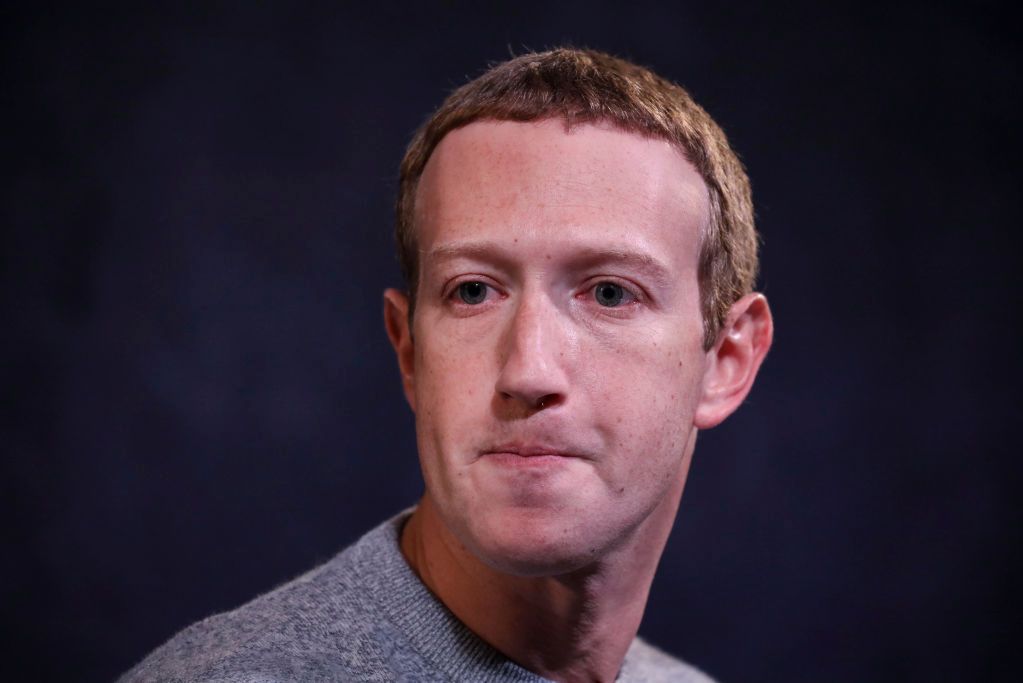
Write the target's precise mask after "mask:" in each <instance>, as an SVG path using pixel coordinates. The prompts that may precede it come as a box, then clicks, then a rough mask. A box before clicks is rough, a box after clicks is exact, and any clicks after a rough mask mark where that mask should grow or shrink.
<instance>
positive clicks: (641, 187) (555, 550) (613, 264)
mask: <svg viewBox="0 0 1023 683" xmlns="http://www.w3.org/2000/svg"><path fill="white" fill-rule="evenodd" d="M416 211H417V217H418V223H417V228H418V234H419V246H420V250H421V254H422V257H421V265H420V268H421V281H420V286H419V290H418V291H419V298H418V300H417V302H416V314H415V320H414V339H415V349H414V378H413V381H412V382H411V384H410V385H409V386H407V389H408V391H409V393H410V403H412V405H413V406H414V407H416V408H417V420H416V431H417V439H418V443H419V450H420V458H421V462H422V468H423V473H424V478H425V480H426V485H427V495H428V496H429V497H430V498H431V500H432V502H433V503H434V505H435V509H436V510H437V511H438V513H439V515H440V517H441V519H442V520H443V522H444V525H445V526H446V528H447V529H448V530H450V532H451V533H452V534H453V536H454V537H455V538H456V539H457V541H458V543H459V544H461V545H463V546H464V547H465V548H467V549H468V550H469V551H470V552H472V553H473V554H474V555H475V556H476V557H478V558H480V559H482V560H483V561H484V562H486V563H487V564H488V565H490V566H492V567H494V568H496V569H499V570H501V571H506V572H509V573H512V574H518V575H523V576H537V575H553V574H558V573H564V572H569V571H576V570H579V569H581V568H584V567H586V566H587V565H588V564H590V563H592V562H594V561H595V560H596V559H597V558H600V557H604V556H606V555H608V554H609V553H613V552H615V551H617V550H621V549H623V548H625V547H628V546H630V545H632V544H635V543H636V542H637V539H639V538H641V537H642V534H643V533H644V531H643V530H644V528H645V527H646V526H649V525H656V526H657V527H658V528H660V527H662V526H663V525H664V524H668V526H670V520H671V519H672V518H673V517H674V514H675V510H676V508H677V505H678V499H679V497H680V496H681V492H682V487H683V483H684V481H685V476H686V472H687V469H688V465H689V459H690V456H691V453H692V449H693V445H694V442H695V434H696V430H695V428H694V427H693V414H694V411H695V409H696V405H697V403H698V401H699V399H700V392H701V383H702V380H703V374H704V369H705V364H706V353H705V352H704V350H703V348H702V338H703V337H702V335H703V329H702V323H701V318H700V308H699V291H698V286H697V265H698V248H699V242H698V235H699V234H700V231H701V228H702V226H703V225H704V223H705V221H706V220H707V215H708V203H707V194H706V188H705V186H704V184H703V181H702V179H701V178H700V176H699V175H698V173H697V172H696V171H695V169H694V168H693V167H692V165H691V164H689V162H688V161H686V160H685V159H684V158H683V156H682V155H681V154H680V153H679V152H678V151H677V150H676V149H675V148H673V147H672V146H671V145H669V144H668V143H666V142H663V141H659V140H651V139H646V138H642V137H640V136H637V135H633V134H629V133H624V132H621V131H618V130H615V129H612V128H610V127H604V126H594V125H582V126H577V127H576V128H574V129H572V130H571V131H566V130H565V128H564V125H563V124H562V123H561V122H557V121H550V122H543V123H530V124H520V123H510V122H500V123H498V122H476V123H473V124H470V125H468V126H466V127H464V128H461V129H458V130H456V131H454V132H452V133H449V134H448V135H447V136H446V137H445V138H444V139H443V140H442V142H441V143H440V145H439V146H438V147H437V149H436V150H435V152H434V153H433V156H432V157H431V159H430V161H429V163H428V164H427V167H426V169H425V172H424V174H423V177H422V180H421V182H420V186H419V191H418V196H417V205H416ZM466 242H473V243H475V244H480V243H483V244H485V245H486V246H487V249H486V250H484V252H483V253H474V254H472V255H469V256H462V255H459V256H458V257H456V258H443V259H437V258H433V257H432V254H435V253H439V252H441V251H443V250H444V249H448V248H453V247H457V246H458V245H460V244H463V243H466ZM584 249H590V250H594V251H600V250H617V251H621V252H632V253H638V254H642V255H645V256H648V257H651V258H654V259H656V260H657V262H658V263H660V264H661V265H662V266H663V268H664V270H665V271H666V273H667V275H668V277H667V278H664V279H663V281H661V280H656V279H655V278H652V277H651V276H650V274H649V273H647V272H646V271H642V270H639V269H637V268H636V267H634V264H632V263H625V262H617V261H615V260H614V259H610V260H606V261H603V262H600V263H596V264H593V265H586V264H582V265H581V264H580V262H579V258H578V255H579V253H580V251H581V250H584ZM460 278H462V279H463V280H464V279H465V278H468V279H469V280H478V281H482V282H485V283H486V284H487V285H488V288H489V289H488V293H487V300H486V301H485V302H484V303H483V304H482V305H478V306H470V305H468V304H466V303H465V302H462V301H460V300H459V299H458V296H457V293H455V294H454V295H452V290H451V287H452V283H456V282H458V281H459V279H460ZM601 278H609V279H613V281H614V282H616V283H620V284H622V285H623V286H625V287H627V288H629V289H631V290H632V291H633V292H635V294H636V296H635V300H631V301H629V302H628V303H627V305H624V306H622V307H620V308H617V309H614V310H612V309H611V308H608V307H602V306H600V305H599V304H598V303H597V302H596V301H595V300H594V297H593V287H594V285H595V284H596V282H599V281H600V279H601ZM545 396H547V397H552V398H550V399H549V400H548V403H547V405H546V407H543V408H539V409H537V401H538V399H540V398H541V397H545ZM510 441H514V442H518V441H524V442H554V443H557V444H560V445H561V446H564V447H565V448H568V449H571V450H572V451H573V452H574V453H575V454H577V455H581V456H583V457H578V458H571V459H565V462H563V463H559V464H558V465H557V466H552V467H550V468H535V469H530V470H528V471H514V470H509V469H507V468H502V467H501V466H498V465H496V464H495V463H494V462H492V461H491V459H490V458H488V457H485V456H484V457H481V453H482V452H483V451H485V450H486V449H487V448H488V447H490V446H492V445H494V444H495V443H504V442H510Z"/></svg>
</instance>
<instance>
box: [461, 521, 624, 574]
mask: <svg viewBox="0 0 1023 683" xmlns="http://www.w3.org/2000/svg"><path fill="white" fill-rule="evenodd" d="M472 527H473V528H472V529H470V530H468V533H467V534H466V536H467V538H463V539H462V542H463V544H464V545H465V546H466V547H467V548H468V549H469V551H470V552H472V553H473V554H474V555H475V556H476V557H477V558H479V559H480V561H482V562H483V563H484V564H486V565H488V566H490V567H491V568H493V569H496V570H497V571H500V572H504V573H506V574H512V575H514V576H522V577H539V576H557V575H562V574H569V573H572V572H576V571H579V570H581V569H584V568H586V567H589V566H591V565H593V563H594V562H596V561H597V560H599V559H600V557H601V556H602V555H603V552H602V550H603V548H604V547H605V546H606V545H608V544H607V543H606V542H604V541H602V540H598V539H596V538H588V537H587V536H586V534H584V533H582V532H583V531H585V529H581V528H579V525H578V524H575V523H573V522H572V521H569V522H567V523H566V521H565V520H558V519H557V518H552V517H551V515H549V514H538V513H529V512H517V513H516V514H508V515H501V516H500V518H499V519H494V520H491V523H482V524H480V523H475V524H472Z"/></svg>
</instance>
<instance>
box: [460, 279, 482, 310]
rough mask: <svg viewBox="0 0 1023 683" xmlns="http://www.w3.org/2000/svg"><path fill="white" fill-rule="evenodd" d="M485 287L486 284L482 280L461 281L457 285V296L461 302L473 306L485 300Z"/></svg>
mask: <svg viewBox="0 0 1023 683" xmlns="http://www.w3.org/2000/svg"><path fill="white" fill-rule="evenodd" d="M487 289H488V287H487V285H486V284H484V283H482V282H478V281H473V282H463V283H462V284H460V285H458V296H459V298H460V299H461V300H462V301H463V302H465V303H467V304H469V305H470V306H475V305H477V304H481V303H483V302H484V301H485V300H486V298H487Z"/></svg>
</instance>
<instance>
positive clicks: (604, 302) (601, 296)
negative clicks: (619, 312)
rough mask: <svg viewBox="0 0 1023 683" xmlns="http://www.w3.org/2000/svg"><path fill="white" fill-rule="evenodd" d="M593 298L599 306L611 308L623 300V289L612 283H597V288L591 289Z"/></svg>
mask: <svg viewBox="0 0 1023 683" xmlns="http://www.w3.org/2000/svg"><path fill="white" fill-rule="evenodd" d="M593 298H594V299H596V300H597V303H598V304H600V305H601V306H607V307H609V308H613V307H614V306H618V305H619V304H621V303H622V301H623V300H624V299H625V289H624V288H623V287H622V286H621V285H616V284H615V283H613V282H598V283H597V286H596V287H594V288H593Z"/></svg>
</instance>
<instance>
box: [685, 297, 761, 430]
mask: <svg viewBox="0 0 1023 683" xmlns="http://www.w3.org/2000/svg"><path fill="white" fill-rule="evenodd" d="M773 337H774V321H773V320H772V319H771V309H770V308H769V307H768V305H767V298H766V297H765V296H764V295H763V294H759V293H757V292H753V293H751V294H747V295H746V296H744V297H742V298H741V299H739V300H738V301H736V302H735V303H734V304H732V307H731V308H730V309H729V311H728V317H727V318H726V319H725V324H724V326H723V327H722V328H721V331H720V332H718V338H717V341H715V342H714V347H713V348H711V349H710V350H709V351H707V369H706V370H705V371H704V374H703V396H702V397H701V398H700V402H699V404H698V405H697V407H696V415H695V416H694V418H693V424H694V425H695V426H696V427H697V428H698V429H710V428H711V427H714V426H717V425H718V424H720V423H721V422H722V421H723V420H724V419H725V418H726V417H728V416H729V415H731V414H732V413H733V412H735V409H736V408H738V407H739V405H741V404H742V402H743V400H745V398H746V395H747V394H748V393H749V390H750V388H751V387H752V386H753V380H754V379H756V377H757V371H758V370H759V369H760V364H761V363H762V362H763V360H764V356H766V355H767V350H768V349H770V348H771V340H772V338H773Z"/></svg>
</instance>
